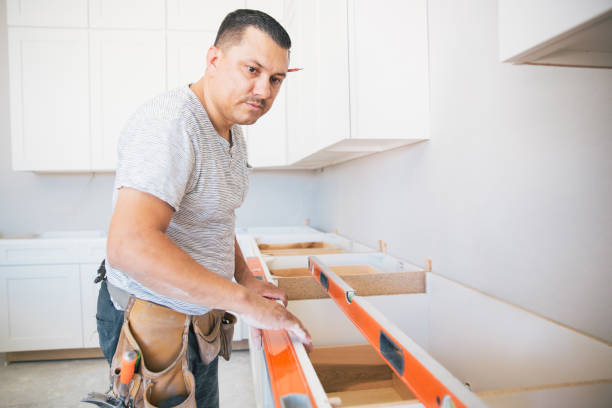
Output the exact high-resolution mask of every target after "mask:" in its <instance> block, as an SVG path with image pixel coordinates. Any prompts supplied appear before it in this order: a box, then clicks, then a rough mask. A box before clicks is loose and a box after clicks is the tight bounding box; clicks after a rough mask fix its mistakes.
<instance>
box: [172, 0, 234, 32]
mask: <svg viewBox="0 0 612 408" xmlns="http://www.w3.org/2000/svg"><path fill="white" fill-rule="evenodd" d="M244 7H245V2H244V0H224V1H217V0H168V5H167V10H168V11H167V13H168V28H169V29H174V30H198V31H214V32H215V34H216V32H217V30H218V29H219V26H220V25H221V21H223V19H224V18H225V16H226V15H227V13H229V12H231V11H234V10H236V9H240V8H244Z"/></svg>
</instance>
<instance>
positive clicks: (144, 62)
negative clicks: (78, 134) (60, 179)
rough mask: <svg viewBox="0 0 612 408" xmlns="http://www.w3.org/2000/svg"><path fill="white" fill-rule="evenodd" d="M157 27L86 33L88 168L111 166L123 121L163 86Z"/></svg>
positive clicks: (161, 44) (162, 52)
mask: <svg viewBox="0 0 612 408" xmlns="http://www.w3.org/2000/svg"><path fill="white" fill-rule="evenodd" d="M164 40H165V38H164V33H163V31H159V32H157V31H115V30H93V31H92V32H91V33H90V54H91V112H92V118H91V119H92V127H91V135H92V140H93V145H92V147H93V152H92V166H93V169H94V170H114V169H115V166H116V161H117V151H116V150H117V147H116V146H117V140H118V137H119V134H120V132H121V129H122V128H123V126H124V125H125V122H126V121H127V119H128V118H129V117H130V116H131V115H132V114H133V113H134V112H135V111H136V109H138V107H139V106H140V105H142V104H143V103H145V102H146V101H147V100H148V99H150V98H152V97H154V96H155V95H157V94H159V93H161V92H163V91H165V90H166V61H165V52H166V50H165V46H164Z"/></svg>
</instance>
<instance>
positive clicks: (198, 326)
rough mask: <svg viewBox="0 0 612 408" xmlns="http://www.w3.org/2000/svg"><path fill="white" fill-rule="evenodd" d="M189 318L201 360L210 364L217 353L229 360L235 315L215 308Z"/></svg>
mask: <svg viewBox="0 0 612 408" xmlns="http://www.w3.org/2000/svg"><path fill="white" fill-rule="evenodd" d="M191 319H192V323H193V330H194V332H195V334H196V339H197V341H198V349H199V351H200V358H201V359H202V362H203V363H204V364H210V362H211V361H213V360H214V359H215V357H217V355H221V356H222V357H223V358H225V359H226V360H229V359H230V354H231V352H232V338H233V336H234V324H236V316H234V315H233V314H231V313H229V312H225V311H223V310H217V309H215V310H211V311H210V312H209V313H206V314H204V315H199V316H192V318H191Z"/></svg>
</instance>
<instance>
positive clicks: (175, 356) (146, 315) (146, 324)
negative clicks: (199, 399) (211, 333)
mask: <svg viewBox="0 0 612 408" xmlns="http://www.w3.org/2000/svg"><path fill="white" fill-rule="evenodd" d="M124 316H125V317H124V322H123V327H122V329H121V335H120V336H119V341H118V343H117V349H116V351H115V354H114V356H113V360H112V363H111V375H112V377H113V378H112V380H113V392H114V393H115V395H118V391H119V374H120V368H121V356H122V355H123V353H124V351H126V350H137V351H138V353H139V354H140V364H139V367H137V372H138V374H136V375H135V381H134V382H133V388H132V390H131V392H130V395H132V397H133V401H134V404H133V406H134V407H136V408H141V407H145V408H156V407H160V406H163V407H177V408H196V402H195V379H194V377H193V374H191V372H190V371H189V366H188V362H187V350H188V343H187V338H188V334H189V325H190V322H191V316H188V315H185V314H182V313H179V312H176V311H174V310H172V309H169V308H167V307H164V306H160V305H157V304H155V303H151V302H147V301H144V300H140V299H136V298H134V297H132V298H130V301H129V303H128V306H127V308H126V310H125V314H124ZM136 380H138V381H136ZM136 387H138V388H137V389H136Z"/></svg>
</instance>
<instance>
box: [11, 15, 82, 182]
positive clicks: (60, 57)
mask: <svg viewBox="0 0 612 408" xmlns="http://www.w3.org/2000/svg"><path fill="white" fill-rule="evenodd" d="M88 70H89V68H88V43H87V30H81V29H73V30H61V29H44V28H12V27H11V28H9V72H10V98H11V137H12V150H13V169H15V170H33V171H53V170H87V169H89V168H90V156H89V152H90V137H89V125H90V122H89V97H88V93H89V76H88Z"/></svg>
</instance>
